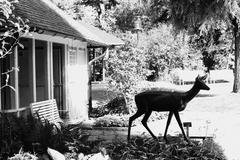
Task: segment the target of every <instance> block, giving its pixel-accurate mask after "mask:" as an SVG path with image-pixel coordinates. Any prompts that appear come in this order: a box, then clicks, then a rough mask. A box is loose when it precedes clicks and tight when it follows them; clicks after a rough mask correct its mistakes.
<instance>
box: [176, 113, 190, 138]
mask: <svg viewBox="0 0 240 160" xmlns="http://www.w3.org/2000/svg"><path fill="white" fill-rule="evenodd" d="M174 115H175V117H176V120H177V122H178V125H179V127H180V129H181V131H182V134H183V136H184V139H185V140H186V141H187V142H189V140H188V138H187V136H186V135H185V132H184V129H183V126H182V122H181V119H180V116H179V113H178V112H174Z"/></svg>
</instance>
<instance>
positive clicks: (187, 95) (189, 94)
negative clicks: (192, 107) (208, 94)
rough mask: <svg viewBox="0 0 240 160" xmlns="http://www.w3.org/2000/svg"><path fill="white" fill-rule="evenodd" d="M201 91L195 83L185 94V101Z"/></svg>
mask: <svg viewBox="0 0 240 160" xmlns="http://www.w3.org/2000/svg"><path fill="white" fill-rule="evenodd" d="M199 91H200V89H199V88H198V87H197V86H196V85H195V84H194V85H193V87H192V88H191V89H190V90H189V91H187V92H186V93H185V95H184V96H183V101H184V102H185V103H188V102H189V101H191V100H192V99H193V98H194V97H195V96H196V95H197V94H198V93H199Z"/></svg>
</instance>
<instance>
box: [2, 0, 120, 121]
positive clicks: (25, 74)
mask: <svg viewBox="0 0 240 160" xmlns="http://www.w3.org/2000/svg"><path fill="white" fill-rule="evenodd" d="M15 7H16V8H15V10H14V12H15V14H16V15H18V16H20V17H22V18H23V19H28V20H29V26H30V27H31V28H32V29H34V32H32V33H31V35H27V36H25V37H24V38H21V40H20V43H21V44H23V46H24V48H23V49H22V48H20V47H18V48H17V47H16V48H15V50H14V54H12V55H10V57H9V58H8V59H6V60H5V62H4V63H1V72H4V70H5V69H7V68H9V67H11V66H16V67H17V66H19V71H15V72H13V73H11V74H12V75H11V78H10V83H11V85H12V86H13V87H15V91H13V90H12V89H10V88H4V89H3V90H1V101H0V106H1V108H0V111H4V112H10V113H11V112H18V113H19V112H21V111H23V110H26V109H27V108H29V106H30V104H31V103H33V102H39V101H44V100H48V99H56V101H57V106H58V109H59V111H60V112H61V113H63V115H67V117H68V118H69V119H70V120H79V119H86V118H88V110H87V108H88V103H89V102H88V100H89V96H90V95H89V86H88V84H89V83H88V80H89V73H88V72H89V71H88V63H89V60H88V50H89V49H91V48H99V47H100V48H104V51H107V48H109V47H111V46H116V45H121V44H123V42H122V41H121V40H120V39H118V38H116V37H114V36H113V35H110V34H108V33H106V32H104V31H101V30H100V29H98V28H95V27H93V26H90V25H87V24H84V23H82V22H77V21H74V20H73V19H72V18H71V17H69V16H68V15H66V14H65V13H64V12H63V11H61V10H60V9H58V8H57V7H56V6H55V5H54V4H52V3H51V2H50V1H49V0H21V1H19V3H18V4H16V6H15ZM0 75H1V74H0ZM2 81H3V77H2Z"/></svg>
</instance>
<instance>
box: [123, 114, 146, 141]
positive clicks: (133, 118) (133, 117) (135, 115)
mask: <svg viewBox="0 0 240 160" xmlns="http://www.w3.org/2000/svg"><path fill="white" fill-rule="evenodd" d="M143 113H144V112H140V111H139V110H138V111H137V112H136V113H135V114H134V115H133V116H131V117H130V118H129V124H128V138H127V140H128V141H129V140H130V132H131V126H132V122H133V121H134V120H135V119H137V118H138V117H140V116H141V115H143Z"/></svg>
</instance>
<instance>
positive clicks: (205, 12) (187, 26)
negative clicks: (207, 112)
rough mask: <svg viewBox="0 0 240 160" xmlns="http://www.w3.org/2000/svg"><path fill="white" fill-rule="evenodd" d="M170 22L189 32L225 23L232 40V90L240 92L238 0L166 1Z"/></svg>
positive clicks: (239, 11)
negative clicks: (233, 60)
mask: <svg viewBox="0 0 240 160" xmlns="http://www.w3.org/2000/svg"><path fill="white" fill-rule="evenodd" d="M168 2H169V3H168V5H169V8H170V10H171V17H172V19H171V20H172V22H173V24H174V26H175V27H176V29H177V30H182V29H184V30H188V31H189V33H196V32H197V31H198V30H200V32H202V33H203V32H204V31H207V30H208V29H210V28H211V26H215V27H216V28H217V26H218V25H219V24H220V23H225V24H226V26H227V29H230V30H231V31H232V34H233V40H234V44H235V47H234V54H235V66H234V84H233V92H240V71H239V69H240V34H239V22H240V14H239V13H240V6H239V5H240V2H239V0H227V1H226V0H210V1H201V0H195V1H192V0H186V1H181V0H178V1H175V0H169V1H168Z"/></svg>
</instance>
